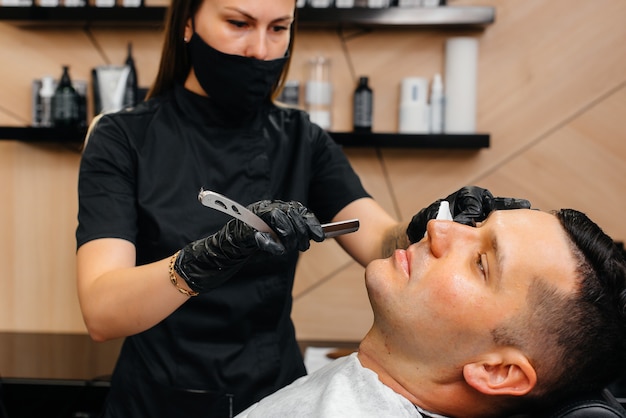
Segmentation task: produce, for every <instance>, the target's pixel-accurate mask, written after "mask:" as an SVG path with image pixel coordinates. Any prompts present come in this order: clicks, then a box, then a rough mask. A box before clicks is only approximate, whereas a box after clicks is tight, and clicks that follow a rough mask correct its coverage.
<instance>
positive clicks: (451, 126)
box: [444, 37, 478, 134]
mask: <svg viewBox="0 0 626 418" xmlns="http://www.w3.org/2000/svg"><path fill="white" fill-rule="evenodd" d="M477 78H478V40H477V39H475V38H471V37H454V38H449V39H448V40H447V41H446V48H445V75H444V81H445V84H446V86H445V95H446V108H445V132H446V133H461V134H472V133H475V132H476V99H477V97H476V89H477V88H476V83H477Z"/></svg>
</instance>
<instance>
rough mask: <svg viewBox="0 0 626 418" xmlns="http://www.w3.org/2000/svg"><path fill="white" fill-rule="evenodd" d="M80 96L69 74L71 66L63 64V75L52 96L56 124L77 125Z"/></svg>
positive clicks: (53, 117)
mask: <svg viewBox="0 0 626 418" xmlns="http://www.w3.org/2000/svg"><path fill="white" fill-rule="evenodd" d="M79 106H80V97H79V95H78V93H77V92H76V90H75V89H74V87H73V86H72V80H71V78H70V74H69V67H68V66H67V65H65V66H63V75H62V76H61V80H59V82H58V83H57V88H56V90H55V92H54V96H52V121H53V124H54V125H55V126H77V125H78V124H79V119H80V116H79V115H80V112H79Z"/></svg>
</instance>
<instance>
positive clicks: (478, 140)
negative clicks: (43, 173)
mask: <svg viewBox="0 0 626 418" xmlns="http://www.w3.org/2000/svg"><path fill="white" fill-rule="evenodd" d="M86 134H87V128H61V127H53V128H37V127H32V126H24V127H22V126H0V140H16V141H23V142H56V143H71V144H81V143H83V142H84V139H85V135H86ZM329 134H330V136H331V137H332V138H333V140H335V142H337V143H338V144H339V145H341V146H344V147H366V148H367V147H369V148H371V147H379V148H431V149H437V148H440V149H451V148H455V149H480V148H488V147H489V142H490V138H489V134H423V135H422V134H398V133H379V132H373V133H363V134H361V133H355V132H329Z"/></svg>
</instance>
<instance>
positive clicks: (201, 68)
mask: <svg viewBox="0 0 626 418" xmlns="http://www.w3.org/2000/svg"><path fill="white" fill-rule="evenodd" d="M189 56H190V59H191V65H192V67H193V70H194V72H195V74H196V78H197V79H198V82H199V83H200V86H201V87H202V88H203V89H204V91H205V92H206V94H208V95H209V98H211V100H212V101H213V102H214V103H215V104H216V105H217V106H218V107H219V108H220V109H221V110H222V111H223V112H224V113H225V115H226V116H228V117H230V118H246V117H249V116H251V115H252V114H254V113H255V112H256V111H257V110H258V108H259V106H260V105H261V104H263V103H264V102H266V101H269V100H270V93H271V92H272V87H274V85H275V84H276V82H277V81H278V78H279V77H280V74H281V73H282V71H283V68H284V66H285V63H286V62H287V57H283V58H278V59H275V60H270V61H263V60H259V59H256V58H249V57H244V56H239V55H230V54H225V53H223V52H220V51H218V50H216V49H214V48H212V47H211V46H210V45H208V44H207V43H206V42H204V40H202V38H200V36H199V35H198V34H197V33H194V34H193V35H192V36H191V40H190V41H189Z"/></svg>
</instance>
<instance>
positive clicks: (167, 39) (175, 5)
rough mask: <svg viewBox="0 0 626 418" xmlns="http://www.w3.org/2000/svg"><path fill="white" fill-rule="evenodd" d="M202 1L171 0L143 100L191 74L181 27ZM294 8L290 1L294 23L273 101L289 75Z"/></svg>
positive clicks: (292, 26)
mask: <svg viewBox="0 0 626 418" xmlns="http://www.w3.org/2000/svg"><path fill="white" fill-rule="evenodd" d="M203 1H204V0H172V3H171V4H170V7H169V8H168V10H167V14H166V17H165V31H164V40H163V49H162V51H161V62H160V63H159V72H158V73H157V76H156V79H155V80H154V83H153V84H152V87H151V88H150V90H149V91H148V94H147V96H146V99H149V98H151V97H157V96H161V95H163V94H164V93H165V92H167V91H168V90H171V89H172V88H174V85H175V84H177V83H180V84H183V83H184V82H185V79H186V78H187V75H189V71H191V61H190V59H189V54H188V53H187V45H186V44H185V42H184V41H183V34H184V33H185V25H186V24H187V21H188V20H189V18H191V17H193V16H195V14H196V13H197V12H198V9H199V8H200V5H201V4H202V2H203ZM297 11H298V9H297V7H296V6H295V0H294V21H293V24H292V25H291V29H290V31H289V33H290V39H289V46H288V48H287V54H288V58H287V63H286V64H285V67H284V68H283V71H282V73H281V75H280V77H279V79H278V81H277V82H276V85H274V87H273V88H272V92H271V97H272V99H274V98H275V97H276V96H278V94H279V93H280V91H281V90H282V88H283V86H284V84H285V81H286V79H287V73H288V72H289V65H290V63H291V56H292V53H293V46H294V40H295V39H294V37H295V33H296V17H297V16H296V14H297Z"/></svg>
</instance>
